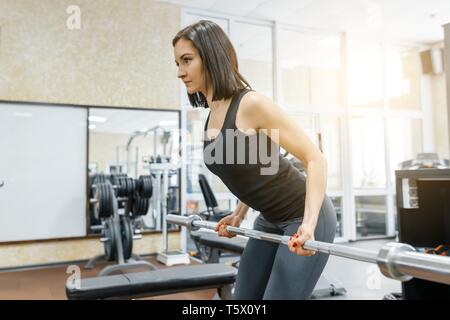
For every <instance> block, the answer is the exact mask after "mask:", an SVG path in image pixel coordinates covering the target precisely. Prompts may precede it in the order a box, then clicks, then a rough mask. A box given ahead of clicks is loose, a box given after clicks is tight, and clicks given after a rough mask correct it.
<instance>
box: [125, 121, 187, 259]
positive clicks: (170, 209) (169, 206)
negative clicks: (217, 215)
mask: <svg viewBox="0 0 450 320" xmlns="http://www.w3.org/2000/svg"><path fill="white" fill-rule="evenodd" d="M150 134H152V135H153V152H152V155H151V156H150V157H149V160H148V164H147V165H144V166H143V168H144V169H145V170H148V171H149V172H150V175H151V176H152V177H153V189H154V195H153V199H152V203H151V209H150V212H151V215H150V216H151V225H152V226H153V227H154V229H155V230H161V229H162V231H163V249H162V251H161V252H160V253H158V255H157V260H158V261H160V262H161V263H163V264H165V265H168V266H171V265H175V264H189V263H190V259H189V255H188V254H187V253H183V252H180V251H169V239H168V229H169V226H168V225H167V223H166V215H167V214H168V213H179V187H178V180H179V176H180V174H179V173H180V172H179V171H180V165H179V164H177V163H173V162H172V161H171V154H172V145H173V140H172V132H171V131H167V130H166V129H164V128H163V127H161V126H155V127H153V128H150V129H148V130H146V131H138V132H135V133H134V134H133V135H132V136H131V137H130V139H129V140H128V143H127V147H126V150H127V168H128V170H129V169H130V159H131V156H130V150H131V144H132V142H133V140H134V139H135V138H137V137H139V136H144V137H146V136H148V135H150ZM158 142H159V143H161V144H162V154H160V153H158ZM138 159H139V158H138V155H137V152H136V164H137V163H138ZM135 170H136V173H135V174H136V175H137V170H138V166H137V165H136V166H135ZM174 180H175V181H176V183H172V181H174Z"/></svg>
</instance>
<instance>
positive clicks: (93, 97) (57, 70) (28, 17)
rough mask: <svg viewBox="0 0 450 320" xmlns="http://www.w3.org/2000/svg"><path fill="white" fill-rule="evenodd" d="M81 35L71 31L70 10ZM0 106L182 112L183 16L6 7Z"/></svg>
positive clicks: (62, 4) (106, 6) (9, 1)
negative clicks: (176, 43)
mask: <svg viewBox="0 0 450 320" xmlns="http://www.w3.org/2000/svg"><path fill="white" fill-rule="evenodd" d="M72 4H74V5H78V6H79V7H80V10H81V25H80V26H81V28H80V29H79V30H69V29H68V28H67V25H66V22H67V19H68V18H69V16H70V14H68V13H67V12H66V9H67V8H68V6H69V5H72ZM0 27H1V30H2V34H1V45H0V70H1V73H0V99H4V100H21V101H43V102H57V103H74V104H87V105H107V106H127V107H131V106H133V107H144V108H146V107H147V108H170V109H177V108H178V106H179V95H178V86H179V82H178V80H177V78H176V68H175V65H174V63H173V53H172V43H171V42H172V41H171V40H172V37H173V36H174V35H175V34H176V32H177V31H178V30H179V28H180V9H179V7H177V6H173V5H169V4H161V3H156V2H154V1H149V0H131V1H120V0H109V1H106V0H103V1H102V0H98V1H89V0H75V1H74V0H58V1H52V0H43V1H42V0H41V1H32V0H19V1H17V0H2V1H1V2H0Z"/></svg>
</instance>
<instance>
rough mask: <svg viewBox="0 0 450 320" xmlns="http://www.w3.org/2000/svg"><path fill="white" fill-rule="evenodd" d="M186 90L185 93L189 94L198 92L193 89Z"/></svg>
mask: <svg viewBox="0 0 450 320" xmlns="http://www.w3.org/2000/svg"><path fill="white" fill-rule="evenodd" d="M186 90H187V92H188V93H189V94H194V93H196V92H197V91H198V90H195V89H193V88H186Z"/></svg>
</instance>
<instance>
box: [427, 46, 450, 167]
mask: <svg viewBox="0 0 450 320" xmlns="http://www.w3.org/2000/svg"><path fill="white" fill-rule="evenodd" d="M443 46H444V44H443V43H442V42H441V43H437V44H435V45H433V46H432V48H442V47H443ZM430 78H431V90H432V92H431V96H432V106H433V124H434V142H435V150H436V152H437V153H438V154H439V156H440V157H442V158H446V159H449V158H450V147H449V136H448V135H449V132H448V111H447V110H448V109H447V89H446V80H445V73H442V74H437V75H431V76H430Z"/></svg>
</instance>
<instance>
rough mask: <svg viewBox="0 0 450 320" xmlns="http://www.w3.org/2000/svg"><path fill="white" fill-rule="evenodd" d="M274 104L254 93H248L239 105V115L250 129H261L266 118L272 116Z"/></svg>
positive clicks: (270, 100) (263, 96) (260, 94)
mask: <svg viewBox="0 0 450 320" xmlns="http://www.w3.org/2000/svg"><path fill="white" fill-rule="evenodd" d="M274 105H275V104H274V102H273V100H272V99H270V98H269V97H267V96H265V95H264V94H262V93H259V92H256V91H248V92H247V93H246V94H245V95H244V96H243V97H242V99H241V102H240V104H239V110H240V114H241V115H242V117H243V119H244V121H245V122H246V123H248V125H249V126H250V127H252V128H260V127H262V126H263V125H264V124H265V123H266V121H267V119H268V118H270V117H271V116H274V114H273V112H274V110H275V109H274Z"/></svg>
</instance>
